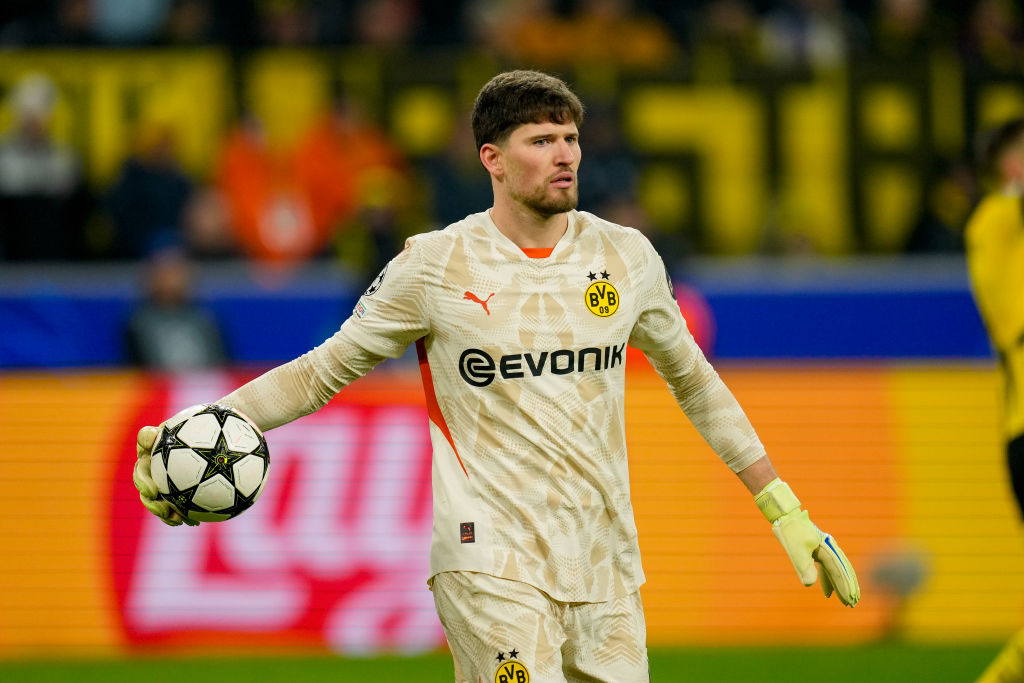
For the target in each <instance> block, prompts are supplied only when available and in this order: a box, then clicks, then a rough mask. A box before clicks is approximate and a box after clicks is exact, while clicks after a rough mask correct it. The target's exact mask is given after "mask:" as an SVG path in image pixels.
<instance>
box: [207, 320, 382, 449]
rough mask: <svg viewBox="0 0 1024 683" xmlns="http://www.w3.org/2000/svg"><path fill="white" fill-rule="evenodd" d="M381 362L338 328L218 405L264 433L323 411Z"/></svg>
mask: <svg viewBox="0 0 1024 683" xmlns="http://www.w3.org/2000/svg"><path fill="white" fill-rule="evenodd" d="M382 360H384V356H381V355H378V354H374V353H372V352H370V351H368V350H366V349H365V348H363V347H362V346H360V345H359V344H357V343H355V342H354V341H353V340H352V339H350V338H349V337H348V336H347V335H346V334H345V333H344V332H343V331H341V330H339V331H338V332H336V333H335V334H334V336H332V337H331V338H329V339H328V340H327V341H325V342H324V343H323V344H321V345H320V346H318V347H316V348H315V349H313V350H312V351H310V352H308V353H305V354H303V355H302V356H299V357H298V358H296V359H295V360H292V361H290V362H288V363H285V364H284V365H279V366H278V367H276V368H274V369H273V370H270V371H268V372H266V373H264V374H262V375H260V376H259V377H257V378H256V379H254V380H252V381H250V382H247V383H246V384H243V385H242V386H240V387H239V388H238V389H236V390H234V391H233V392H231V393H230V394H228V395H227V396H225V397H224V398H222V399H220V400H219V401H218V403H223V404H225V405H229V406H231V407H233V408H235V409H237V410H240V411H241V412H243V413H245V415H247V416H248V417H249V418H250V419H251V420H252V421H253V422H255V423H256V426H258V427H259V428H260V429H261V430H263V431H267V430H268V429H273V428H274V427H280V426H281V425H283V424H287V423H288V422H291V421H292V420H297V419H298V418H300V417H302V416H304V415H309V414H310V413H312V412H315V411H317V410H319V409H320V408H323V407H324V406H325V405H327V402H328V401H330V400H331V398H333V397H334V395H335V394H337V393H338V392H339V391H341V390H342V389H343V388H344V387H345V386H347V385H348V384H350V383H351V382H353V381H355V380H357V379H359V378H360V377H362V376H363V375H365V374H366V373H367V372H369V371H370V370H371V369H373V367H374V366H375V365H377V363H379V362H381V361H382Z"/></svg>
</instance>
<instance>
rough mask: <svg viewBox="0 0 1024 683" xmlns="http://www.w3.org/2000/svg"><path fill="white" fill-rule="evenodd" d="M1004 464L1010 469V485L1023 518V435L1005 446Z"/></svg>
mask: <svg viewBox="0 0 1024 683" xmlns="http://www.w3.org/2000/svg"><path fill="white" fill-rule="evenodd" d="M1006 462H1007V465H1009V468H1010V483H1011V484H1012V486H1013V494H1014V495H1015V496H1016V497H1017V509H1018V510H1019V511H1020V513H1021V517H1024V434H1021V435H1020V436H1018V437H1015V438H1013V439H1011V440H1010V442H1009V443H1007V444H1006Z"/></svg>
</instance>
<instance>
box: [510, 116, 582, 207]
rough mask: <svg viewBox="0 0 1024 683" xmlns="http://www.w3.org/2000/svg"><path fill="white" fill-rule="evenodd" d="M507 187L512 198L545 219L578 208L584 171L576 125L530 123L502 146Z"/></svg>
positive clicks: (515, 132)
mask: <svg viewBox="0 0 1024 683" xmlns="http://www.w3.org/2000/svg"><path fill="white" fill-rule="evenodd" d="M501 150H502V153H503V157H504V164H503V170H504V177H503V186H504V188H505V191H506V192H507V193H508V195H509V197H510V198H511V199H512V200H513V201H515V202H516V203H517V204H520V205H522V206H524V207H526V208H528V209H530V210H531V211H533V212H535V213H537V214H539V215H541V216H553V215H555V214H559V213H565V212H566V211H569V210H571V209H575V208H576V203H577V201H578V200H579V185H578V183H577V177H576V172H577V170H578V169H579V167H580V145H579V129H578V128H577V127H576V124H575V123H572V122H569V123H554V122H545V123H526V124H523V125H521V126H519V127H518V128H516V129H515V130H514V131H512V133H511V134H510V135H509V138H508V140H507V141H506V142H505V143H504V144H503V145H501Z"/></svg>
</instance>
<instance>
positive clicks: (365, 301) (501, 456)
mask: <svg viewBox="0 0 1024 683" xmlns="http://www.w3.org/2000/svg"><path fill="white" fill-rule="evenodd" d="M582 120H583V108H582V105H581V104H580V102H579V100H578V99H577V97H576V95H575V94H573V93H572V91H571V90H570V89H569V88H568V87H567V86H566V85H565V83H563V82H562V81H560V80H558V79H556V78H553V77H551V76H548V75H546V74H542V73H538V72H533V71H513V72H508V73H504V74H500V75H498V76H496V77H495V78H493V79H492V80H491V81H490V82H488V83H487V84H486V85H485V86H484V88H483V89H482V90H481V92H480V94H479V96H478V98H477V101H476V105H475V107H474V111H473V132H474V135H475V136H476V141H477V146H478V149H479V151H480V160H481V163H482V164H483V166H484V168H485V169H486V170H487V172H488V173H489V174H490V177H491V182H492V187H493V191H494V205H493V206H492V207H491V208H490V209H489V210H487V211H484V212H482V213H478V214H474V215H471V216H469V217H467V218H466V219H464V220H462V221H459V222H458V223H455V224H452V225H450V226H448V227H447V228H445V229H444V230H439V231H436V232H432V233H428V234H422V235H417V236H415V237H412V238H410V239H409V240H408V241H407V242H406V246H405V249H404V250H403V251H402V252H401V253H400V254H398V255H397V256H396V257H395V258H394V259H393V260H392V261H391V262H390V263H389V264H388V265H387V267H385V269H384V270H383V271H382V272H381V273H380V274H379V275H378V276H377V278H376V279H375V280H374V281H373V282H372V283H371V285H370V287H369V288H368V289H367V290H366V292H365V293H364V294H363V295H362V297H360V299H359V302H358V304H357V305H356V307H355V310H354V312H353V314H352V316H351V317H350V318H349V319H348V320H347V321H345V323H344V324H343V325H342V326H341V329H340V330H339V331H338V332H337V333H336V334H335V335H334V336H333V337H332V338H331V339H329V340H327V341H326V342H325V343H324V344H323V345H321V346H319V347H317V348H316V349H314V350H313V351H311V352H309V353H307V354H305V355H304V356H302V357H300V358H298V359H296V360H294V361H292V362H290V363H288V364H285V365H283V366H280V367H278V368H276V369H274V370H271V371H270V372H268V373H267V374H265V375H263V376H262V377H259V378H257V379H255V380H253V381H252V382H250V383H248V384H246V385H244V386H242V387H240V388H239V389H237V390H236V391H234V392H233V393H231V394H229V395H228V396H226V397H224V398H223V399H221V402H223V403H227V404H229V405H232V406H234V407H236V408H238V409H239V410H241V411H243V412H244V413H246V414H247V415H249V416H250V417H251V418H252V419H253V420H254V421H255V422H256V423H257V424H258V425H259V426H260V427H261V428H263V429H271V428H273V427H276V426H278V425H280V424H283V423H285V422H288V421H290V420H294V419H296V418H298V417H300V416H302V415H305V414H308V413H310V412H312V411H314V410H317V409H318V408H320V407H322V406H323V405H325V404H326V403H327V401H328V400H330V398H331V397H332V396H334V394H336V393H337V392H338V391H340V390H341V389H342V388H343V387H344V386H345V385H346V384H348V383H349V382H351V381H352V380H354V379H356V378H357V377H360V376H362V375H363V374H365V373H366V372H368V371H369V370H370V369H371V368H372V367H373V366H374V365H375V364H376V363H377V362H379V361H381V360H383V359H384V358H393V357H397V356H399V355H401V354H402V353H403V352H404V351H405V349H406V348H407V347H408V346H409V345H410V344H415V345H416V348H417V351H418V353H419V358H420V367H421V371H422V374H423V380H424V389H425V391H426V393H427V398H428V401H427V403H428V414H429V418H430V435H431V440H432V444H433V450H434V459H433V475H432V476H433V486H434V501H433V502H434V507H433V509H434V527H433V539H432V545H431V553H430V555H431V557H430V565H431V569H430V573H431V576H430V577H429V578H430V581H429V582H430V586H431V589H432V590H433V592H434V599H435V604H436V607H437V612H438V615H439V617H440V619H441V623H442V625H443V626H444V629H445V633H446V636H447V639H448V642H449V645H450V647H451V650H452V653H453V656H454V660H455V672H456V680H457V681H460V682H461V681H472V682H473V683H477V682H478V681H480V680H484V681H488V682H489V681H495V682H496V683H498V682H500V681H509V682H512V681H516V682H519V681H526V680H529V681H533V682H534V683H549V682H550V683H555V682H559V683H561V682H565V681H582V680H586V681H608V682H609V683H610V682H612V681H614V682H615V683H630V682H633V681H647V680H649V674H648V665H647V650H646V627H645V624H644V617H643V608H642V605H641V601H640V594H639V588H640V586H641V585H642V584H643V582H644V573H643V569H642V566H641V562H640V552H639V547H638V544H637V530H636V526H635V524H634V519H633V509H632V504H631V502H630V492H629V476H628V463H627V457H626V439H625V434H624V416H623V406H624V393H625V358H626V353H625V351H626V346H627V344H628V345H632V346H634V347H636V348H639V349H641V350H642V351H643V352H644V353H645V354H646V355H647V357H648V359H650V361H651V363H652V364H653V365H654V367H655V368H656V369H657V370H658V372H659V373H660V374H661V376H662V377H663V378H664V379H665V381H666V382H667V383H668V385H669V387H670V389H671V391H672V392H673V395H674V396H675V398H676V400H677V401H678V403H679V405H680V407H681V408H682V409H683V410H684V411H685V413H686V415H687V416H688V417H689V419H690V420H691V422H692V423H693V424H694V425H695V426H696V428H697V429H698V430H699V431H700V433H701V434H702V435H703V436H704V438H705V439H706V440H707V441H708V443H709V444H710V445H711V447H712V448H713V449H714V450H715V452H716V453H717V454H718V455H719V456H720V457H721V458H722V460H723V461H724V462H725V463H726V465H728V466H729V467H730V468H731V469H732V470H733V471H734V472H736V474H737V475H738V476H739V478H740V480H741V481H742V482H743V483H744V484H745V485H746V486H747V488H748V489H749V490H750V491H751V493H752V494H754V496H755V502H756V503H757V505H758V507H759V508H760V509H761V510H762V512H763V513H764V515H765V516H766V517H767V518H768V520H769V521H770V522H771V523H772V525H773V530H774V532H775V534H776V536H778V538H779V540H780V541H781V542H782V544H783V546H784V548H785V549H786V552H787V553H788V554H789V556H790V558H791V559H792V561H793V563H794V565H795V566H796V568H797V571H798V573H799V575H800V577H801V579H802V581H803V582H804V583H805V584H806V585H810V584H813V583H814V582H815V580H816V578H817V577H818V575H819V572H818V571H817V569H816V564H817V566H820V567H821V572H820V578H821V585H822V588H823V589H824V591H825V595H826V596H829V595H831V593H832V592H833V591H834V592H836V593H837V594H838V596H839V599H840V600H841V601H842V602H843V603H844V604H847V605H851V606H852V605H855V604H856V602H857V600H858V599H859V597H860V589H859V587H858V584H857V579H856V575H855V573H854V571H853V567H852V566H851V565H850V563H849V562H848V561H847V559H846V557H845V556H844V555H843V553H842V551H841V550H839V547H838V545H837V544H836V543H835V540H834V539H833V538H832V537H831V536H829V535H827V534H823V533H822V532H820V531H819V530H818V529H817V527H815V526H814V525H813V524H812V523H811V522H810V521H809V519H808V517H807V513H806V512H805V511H802V510H801V509H800V503H799V501H798V500H797V498H796V497H795V496H794V495H793V493H792V491H791V490H790V488H789V487H788V486H787V485H786V484H785V483H784V482H782V481H781V480H780V479H779V478H778V477H777V475H776V472H775V470H774V468H773V466H772V465H771V463H770V461H769V460H768V458H767V456H766V455H765V450H764V447H763V446H762V445H761V442H760V440H759V439H758V438H757V435H756V433H755V432H754V429H753V427H752V426H751V425H750V422H749V421H748V420H747V418H746V416H745V415H744V413H743V411H742V410H741V408H740V406H739V405H738V404H737V402H736V400H735V399H734V398H733V396H732V394H731V393H730V392H729V390H728V389H727V388H726V386H725V385H724V384H723V383H722V381H721V379H719V377H718V375H717V373H716V372H715V371H714V369H713V368H712V367H711V365H710V364H709V363H708V362H707V360H706V359H705V358H704V356H703V354H702V353H701V351H700V349H699V348H698V346H697V345H696V343H695V342H694V341H693V338H692V337H691V336H690V334H689V332H688V331H687V329H686V323H685V321H684V320H683V317H682V315H681V314H680V310H679V306H678V304H677V303H676V300H675V298H674V295H673V293H672V288H671V285H670V283H669V282H668V281H667V277H666V271H665V266H664V264H663V263H662V261H661V258H660V257H659V256H658V254H657V253H656V252H655V250H654V248H653V247H652V246H651V244H650V242H649V241H648V240H647V239H646V238H645V237H644V236H643V235H642V234H641V233H640V232H638V231H636V230H634V229H632V228H626V227H622V226H619V225H614V224H612V223H609V222H607V221H604V220H602V219H600V218H598V217H597V216H594V215H592V214H589V213H586V212H581V211H577V210H576V209H575V207H576V202H577V195H578V178H577V172H578V170H579V165H580V158H581V152H580V144H579V130H578V126H579V125H580V124H581V122H582ZM152 433H153V428H152V427H146V428H143V430H142V431H141V432H140V438H139V443H140V459H139V464H138V466H137V468H136V470H137V473H136V477H135V479H136V485H137V486H138V488H139V490H140V494H141V495H142V498H143V502H144V503H145V504H146V505H147V507H149V508H150V509H151V510H152V511H153V512H154V513H155V514H157V515H158V516H160V517H161V518H162V519H164V520H165V521H167V522H168V523H170V524H180V523H181V522H182V521H183V520H182V518H181V517H180V516H179V515H178V514H177V512H175V511H174V510H173V509H172V508H170V507H169V506H167V505H166V504H164V503H161V502H159V501H156V500H154V498H155V487H153V486H151V484H150V481H149V477H148V466H149V463H148V453H149V447H150V443H151V440H152Z"/></svg>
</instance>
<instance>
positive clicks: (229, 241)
mask: <svg viewBox="0 0 1024 683" xmlns="http://www.w3.org/2000/svg"><path fill="white" fill-rule="evenodd" d="M182 232H183V238H184V245H185V248H186V250H187V251H188V254H189V256H191V257H192V258H194V259H195V260H197V261H210V260H223V259H234V258H239V257H241V255H242V253H241V250H240V248H239V246H238V242H237V240H236V239H235V234H234V232H233V230H232V228H231V214H230V212H229V210H228V204H227V200H226V199H225V197H224V195H223V193H221V191H220V190H218V189H217V188H215V187H206V186H200V187H198V188H197V189H196V191H195V192H193V193H192V196H191V198H190V199H189V202H188V204H187V205H186V206H185V215H184V218H183V224H182Z"/></svg>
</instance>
